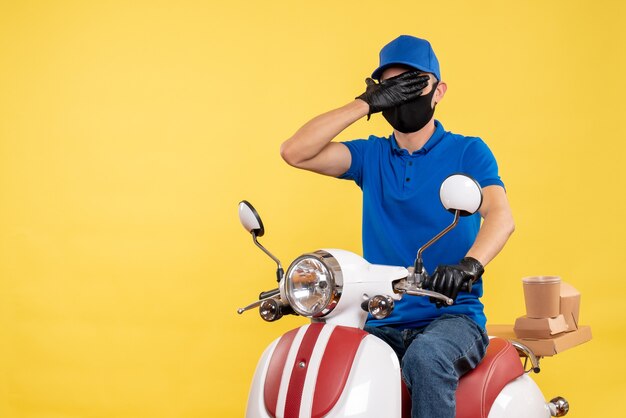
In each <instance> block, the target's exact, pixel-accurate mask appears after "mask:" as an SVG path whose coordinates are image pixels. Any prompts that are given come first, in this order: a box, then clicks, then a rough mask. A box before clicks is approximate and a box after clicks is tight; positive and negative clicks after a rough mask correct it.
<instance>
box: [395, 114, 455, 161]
mask: <svg viewBox="0 0 626 418" xmlns="http://www.w3.org/2000/svg"><path fill="white" fill-rule="evenodd" d="M444 134H445V131H444V129H443V125H442V124H441V123H440V122H439V121H438V120H435V132H433V134H432V135H431V136H430V138H428V141H426V143H425V144H424V145H423V146H422V148H420V149H418V150H417V151H415V152H414V153H413V154H414V155H415V154H427V153H428V152H429V151H430V150H432V149H433V148H435V146H436V145H437V144H439V143H440V142H441V140H442V139H443V136H444ZM390 139H391V147H392V149H393V151H394V152H395V153H396V154H399V155H403V154H404V155H409V152H408V151H407V150H405V149H402V148H400V146H398V142H397V141H396V135H395V134H394V133H392V134H391V138H390Z"/></svg>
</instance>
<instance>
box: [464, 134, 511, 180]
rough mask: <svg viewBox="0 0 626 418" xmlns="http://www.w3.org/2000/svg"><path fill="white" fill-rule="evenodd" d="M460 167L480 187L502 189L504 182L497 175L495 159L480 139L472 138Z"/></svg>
mask: <svg viewBox="0 0 626 418" xmlns="http://www.w3.org/2000/svg"><path fill="white" fill-rule="evenodd" d="M461 167H463V171H464V172H465V173H467V174H469V175H470V176H472V177H474V179H476V181H477V182H478V184H480V187H487V186H493V185H497V186H502V187H504V182H503V181H502V179H500V175H499V173H498V163H497V162H496V158H495V157H494V155H493V153H492V152H491V150H490V149H489V147H488V146H487V144H485V142H484V141H483V140H482V139H480V138H474V141H472V142H470V144H469V145H468V146H467V148H466V149H465V152H464V154H463V159H462V161H461Z"/></svg>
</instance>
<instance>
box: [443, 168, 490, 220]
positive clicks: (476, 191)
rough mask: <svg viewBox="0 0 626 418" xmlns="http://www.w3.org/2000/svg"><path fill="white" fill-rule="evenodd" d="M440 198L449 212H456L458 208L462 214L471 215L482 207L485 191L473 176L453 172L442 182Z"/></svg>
mask: <svg viewBox="0 0 626 418" xmlns="http://www.w3.org/2000/svg"><path fill="white" fill-rule="evenodd" d="M439 198H440V199H441V204H442V205H443V207H444V208H446V210H448V211H449V212H452V213H455V212H456V211H457V210H458V211H459V215H460V216H469V215H473V214H474V213H476V212H477V211H478V209H480V205H482V203H483V192H482V189H481V188H480V185H479V184H478V182H477V181H476V180H474V179H473V178H471V177H469V176H467V175H465V174H453V175H451V176H449V177H448V178H446V179H445V180H444V181H443V183H442V184H441V189H440V190H439Z"/></svg>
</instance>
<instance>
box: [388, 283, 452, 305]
mask: <svg viewBox="0 0 626 418" xmlns="http://www.w3.org/2000/svg"><path fill="white" fill-rule="evenodd" d="M393 287H394V289H395V290H397V291H398V292H400V293H406V294H407V295H411V296H428V297H430V298H433V299H438V300H441V301H442V302H444V303H445V304H446V305H448V306H450V305H452V304H453V303H454V300H453V299H451V298H449V297H447V296H446V295H442V294H441V293H437V292H433V291H432V290H424V289H422V288H419V287H416V286H411V285H410V284H409V283H407V281H406V280H401V281H399V282H397V283H396V284H395V285H394V286H393Z"/></svg>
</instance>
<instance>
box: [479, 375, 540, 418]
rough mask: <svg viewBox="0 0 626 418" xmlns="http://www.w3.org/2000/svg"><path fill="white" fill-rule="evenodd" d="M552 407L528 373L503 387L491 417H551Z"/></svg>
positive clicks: (490, 414)
mask: <svg viewBox="0 0 626 418" xmlns="http://www.w3.org/2000/svg"><path fill="white" fill-rule="evenodd" d="M550 416H551V415H550V409H549V408H548V405H547V403H546V401H545V399H544V397H543V394H542V393H541V390H539V387H538V386H537V384H536V383H535V382H534V381H533V379H531V378H530V376H528V375H527V374H524V375H522V376H520V377H518V378H517V379H515V380H513V381H512V382H510V383H509V384H508V385H506V386H505V387H504V389H502V391H501V392H500V394H499V395H498V397H497V398H496V400H495V401H494V403H493V405H492V406H491V411H489V418H550Z"/></svg>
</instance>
